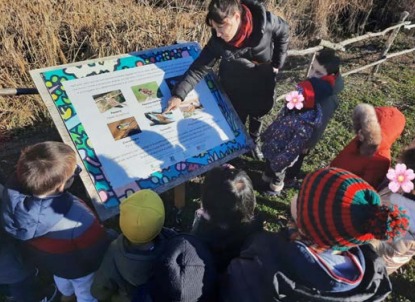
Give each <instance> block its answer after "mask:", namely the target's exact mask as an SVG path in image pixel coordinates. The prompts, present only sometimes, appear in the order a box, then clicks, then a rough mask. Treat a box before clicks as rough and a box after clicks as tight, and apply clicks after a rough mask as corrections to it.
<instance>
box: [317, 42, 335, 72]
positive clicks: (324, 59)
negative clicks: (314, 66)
mask: <svg viewBox="0 0 415 302" xmlns="http://www.w3.org/2000/svg"><path fill="white" fill-rule="evenodd" d="M316 60H317V62H319V63H320V65H321V66H323V67H324V68H325V69H326V70H327V74H336V73H338V72H339V68H340V57H338V56H337V55H336V52H335V51H334V50H333V49H330V48H324V49H323V50H321V51H319V52H318V53H317V56H316Z"/></svg>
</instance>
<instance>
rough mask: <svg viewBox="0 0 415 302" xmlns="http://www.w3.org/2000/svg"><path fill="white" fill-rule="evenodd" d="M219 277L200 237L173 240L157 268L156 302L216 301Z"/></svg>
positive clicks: (153, 296) (184, 236) (185, 235)
mask: <svg viewBox="0 0 415 302" xmlns="http://www.w3.org/2000/svg"><path fill="white" fill-rule="evenodd" d="M216 278H217V273H216V269H215V265H214V262H213V257H212V254H211V252H210V251H209V249H208V247H207V246H206V245H205V244H204V243H203V242H202V241H201V240H200V239H199V238H197V237H195V236H193V235H188V234H179V235H177V236H175V237H172V238H170V239H169V240H168V241H167V243H166V246H165V250H164V252H163V254H162V255H161V257H160V259H159V260H158V261H157V263H156V264H155V266H154V276H153V279H152V282H153V286H152V298H153V301H154V302H165V301H174V302H193V301H194V302H196V301H199V302H204V301H214V300H213V299H212V298H213V294H214V293H215V287H216V286H215V285H216V281H217V279H216Z"/></svg>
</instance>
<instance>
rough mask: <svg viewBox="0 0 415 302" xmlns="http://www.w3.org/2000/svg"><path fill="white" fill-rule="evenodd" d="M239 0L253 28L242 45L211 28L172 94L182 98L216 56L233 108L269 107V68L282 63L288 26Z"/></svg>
mask: <svg viewBox="0 0 415 302" xmlns="http://www.w3.org/2000/svg"><path fill="white" fill-rule="evenodd" d="M242 2H243V3H244V4H245V5H246V6H247V7H248V8H249V10H250V11H251V13H252V16H253V18H252V19H253V32H252V34H251V35H250V36H249V38H248V39H247V40H246V41H245V42H244V44H243V46H242V47H241V48H236V47H234V46H232V45H230V44H228V43H226V42H225V41H224V40H222V39H221V38H218V37H217V36H216V32H215V31H214V30H212V37H211V38H210V40H209V42H208V43H207V45H206V46H205V47H204V48H203V50H202V52H201V53H200V55H199V57H198V58H197V59H196V60H195V61H194V62H193V64H192V65H191V66H190V68H189V70H188V71H187V72H186V74H185V76H184V79H183V80H182V81H181V82H180V83H179V84H178V85H177V86H176V87H175V88H174V90H173V92H172V95H174V96H177V97H179V98H180V99H182V100H183V99H184V98H185V97H186V95H187V94H188V93H189V92H190V91H191V90H192V89H193V88H194V87H195V86H196V84H197V83H198V82H199V81H200V80H201V79H202V78H203V77H204V76H205V75H206V74H207V73H208V72H209V71H210V70H211V68H212V67H213V65H214V64H215V63H216V62H217V60H219V59H220V60H221V62H220V65H219V78H220V82H221V84H222V86H223V88H224V90H225V92H226V93H227V94H228V96H229V98H230V100H231V102H232V104H233V106H234V107H235V109H236V111H237V112H240V111H244V112H247V113H249V114H250V115H253V116H262V115H265V114H266V113H268V111H269V110H271V108H272V105H273V102H274V89H275V83H276V77H275V72H274V71H273V68H274V67H275V68H278V69H280V68H281V67H282V65H283V64H284V61H285V58H286V54H287V47H288V37H289V28H288V25H287V23H286V22H285V21H284V20H283V19H281V18H279V17H277V16H274V15H272V14H271V13H270V12H268V11H266V10H265V7H264V6H263V5H262V4H260V3H258V2H257V1H253V0H244V1H242Z"/></svg>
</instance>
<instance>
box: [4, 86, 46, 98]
mask: <svg viewBox="0 0 415 302" xmlns="http://www.w3.org/2000/svg"><path fill="white" fill-rule="evenodd" d="M23 94H39V92H38V91H37V89H36V88H2V89H0V95H3V96H6V95H23Z"/></svg>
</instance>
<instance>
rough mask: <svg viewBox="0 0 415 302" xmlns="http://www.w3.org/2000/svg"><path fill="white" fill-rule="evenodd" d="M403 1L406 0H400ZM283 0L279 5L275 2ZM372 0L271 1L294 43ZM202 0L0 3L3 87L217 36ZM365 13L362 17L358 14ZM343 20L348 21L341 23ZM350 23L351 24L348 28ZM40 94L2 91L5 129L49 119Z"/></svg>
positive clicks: (352, 18) (323, 31) (331, 28)
mask: <svg viewBox="0 0 415 302" xmlns="http://www.w3.org/2000/svg"><path fill="white" fill-rule="evenodd" d="M394 1H399V0H394ZM278 2H280V4H279V5H277V4H276V3H278ZM372 2H373V0H289V1H274V0H266V1H265V3H266V5H267V7H268V9H269V10H271V11H273V12H274V13H276V14H278V15H281V16H283V17H284V18H285V19H286V20H287V21H288V22H289V23H290V26H291V34H292V42H291V47H302V46H304V45H305V44H306V43H307V41H308V40H310V37H326V36H328V35H330V34H333V33H338V32H339V30H338V28H337V27H338V26H337V25H336V26H335V24H343V23H344V22H345V20H344V19H345V16H346V19H347V22H346V23H347V24H348V25H347V24H346V25H344V24H343V27H344V28H347V27H349V28H355V27H356V26H355V25H356V24H357V23H358V22H359V20H361V18H362V16H363V17H364V16H365V14H366V15H367V14H368V13H369V12H370V10H371V6H372V4H373V3H372ZM206 5H207V1H202V0H136V1H133V0H71V1H65V0H37V1H29V0H20V1H16V0H3V1H0V20H1V21H0V58H1V61H0V88H3V87H32V86H33V83H32V80H31V78H30V76H29V70H30V69H36V68H42V67H47V66H54V65H59V64H65V63H69V62H75V61H82V60H86V59H91V58H97V57H105V56H109V55H117V54H123V53H128V52H131V51H136V50H141V49H147V48H153V47H157V46H161V45H167V44H171V43H174V42H175V41H176V40H187V41H199V42H200V43H201V44H202V45H204V44H205V43H206V41H207V39H208V38H209V36H210V31H209V29H208V28H207V27H206V26H205V25H203V23H204V22H203V20H204V16H205V10H206ZM358 17H359V18H360V19H359V18H358ZM340 21H341V22H340ZM345 26H346V27H345ZM45 116H46V117H47V116H48V113H47V111H46V109H45V107H44V105H43V102H42V101H41V99H40V98H39V97H38V96H30V97H17V98H16V97H14V98H10V97H0V129H15V128H22V127H25V126H28V125H32V124H34V123H36V122H38V121H39V120H44V117H45Z"/></svg>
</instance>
